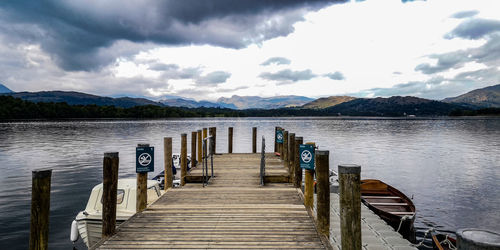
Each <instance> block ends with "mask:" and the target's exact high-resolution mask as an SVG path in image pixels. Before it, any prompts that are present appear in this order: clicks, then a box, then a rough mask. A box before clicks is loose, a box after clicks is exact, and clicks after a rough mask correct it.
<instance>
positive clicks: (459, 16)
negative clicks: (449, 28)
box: [451, 10, 479, 19]
mask: <svg viewBox="0 0 500 250" xmlns="http://www.w3.org/2000/svg"><path fill="white" fill-rule="evenodd" d="M477 14H479V11H477V10H465V11H460V12H457V13H455V14H453V15H451V17H452V18H456V19H462V18H469V17H473V16H475V15H477Z"/></svg>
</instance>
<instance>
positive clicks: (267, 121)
mask: <svg viewBox="0 0 500 250" xmlns="http://www.w3.org/2000/svg"><path fill="white" fill-rule="evenodd" d="M212 126H215V127H217V151H218V152H226V150H227V144H226V142H227V128H228V127H234V141H235V143H234V152H249V151H250V150H251V128H252V127H254V126H256V127H258V135H259V138H260V137H261V136H262V135H263V136H265V138H266V142H267V145H266V147H267V149H268V150H269V151H270V150H272V149H273V147H274V146H273V139H274V127H275V126H282V127H284V128H286V129H288V130H289V131H292V132H295V133H296V134H297V136H303V137H304V140H305V141H313V142H316V143H317V145H319V148H320V149H321V150H330V168H333V169H336V168H337V167H336V166H337V165H339V164H342V163H355V164H359V165H361V167H362V178H377V179H382V180H384V181H385V182H387V183H389V184H391V185H393V186H394V187H396V188H398V189H400V190H401V191H403V192H404V193H406V194H407V195H408V196H410V197H413V201H414V203H415V206H416V207H417V212H418V214H417V219H416V222H415V223H416V227H417V229H418V230H419V232H420V234H421V232H423V231H425V230H426V229H428V228H430V227H434V228H436V229H438V230H441V231H445V232H453V231H455V230H457V229H459V228H465V227H476V228H486V229H491V230H494V231H500V181H499V179H500V118H473V119H472V118H471V119H410V120H406V119H371V118H359V119H340V118H241V119H236V118H220V119H216V118H214V119H175V120H132V121H122V120H119V121H116V120H115V121H61V122H11V123H0V249H11V250H13V249H27V248H28V241H29V223H30V221H29V220H30V200H31V171H32V170H35V169H40V168H52V169H53V174H52V192H51V207H50V236H49V248H50V249H69V248H71V247H72V243H71V242H70V240H69V232H70V231H69V230H70V225H71V221H72V220H73V218H74V217H75V216H76V214H77V213H78V212H79V211H80V210H82V209H83V208H84V207H85V205H86V202H87V199H88V196H89V193H90V190H91V189H92V187H93V186H94V185H96V184H98V183H100V182H101V178H102V157H103V153H104V152H108V151H118V152H119V155H120V170H119V177H135V159H134V157H135V146H136V145H137V144H138V143H149V144H151V145H152V146H155V147H156V152H157V154H156V155H155V164H156V166H155V170H156V171H155V172H156V173H158V172H159V171H161V169H162V168H163V164H162V163H163V155H162V153H160V152H163V143H162V141H163V137H166V136H168V137H173V146H174V152H179V151H180V134H181V133H188V141H190V135H191V133H190V132H191V131H195V130H197V129H200V128H202V127H212ZM189 148H190V147H188V150H189ZM152 176H153V174H150V177H152ZM82 246H83V245H82V244H81V243H79V244H78V248H83V247H82Z"/></svg>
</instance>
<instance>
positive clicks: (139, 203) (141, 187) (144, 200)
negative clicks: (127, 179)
mask: <svg viewBox="0 0 500 250" xmlns="http://www.w3.org/2000/svg"><path fill="white" fill-rule="evenodd" d="M137 147H149V144H138V145H137ZM135 204H136V206H135V211H136V212H142V210H144V209H146V206H147V205H148V173H147V172H145V173H137V192H136V202H135Z"/></svg>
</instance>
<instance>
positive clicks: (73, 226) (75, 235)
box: [69, 220, 80, 243]
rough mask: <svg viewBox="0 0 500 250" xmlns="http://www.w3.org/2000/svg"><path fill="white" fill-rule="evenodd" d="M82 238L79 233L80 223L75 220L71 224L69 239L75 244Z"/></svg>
mask: <svg viewBox="0 0 500 250" xmlns="http://www.w3.org/2000/svg"><path fill="white" fill-rule="evenodd" d="M79 237H80V234H79V233H78V222H76V220H73V222H72V223H71V234H70V236H69V239H70V240H71V241H72V242H73V243H74V242H76V241H77V240H78V238H79Z"/></svg>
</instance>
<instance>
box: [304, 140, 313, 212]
mask: <svg viewBox="0 0 500 250" xmlns="http://www.w3.org/2000/svg"><path fill="white" fill-rule="evenodd" d="M306 144H309V145H313V147H316V144H315V143H314V142H308V143H306ZM315 164H316V159H315ZM304 172H305V185H304V205H305V206H306V208H309V209H312V208H313V205H314V170H311V169H304Z"/></svg>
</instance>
